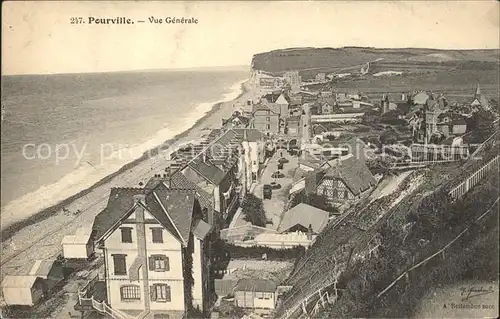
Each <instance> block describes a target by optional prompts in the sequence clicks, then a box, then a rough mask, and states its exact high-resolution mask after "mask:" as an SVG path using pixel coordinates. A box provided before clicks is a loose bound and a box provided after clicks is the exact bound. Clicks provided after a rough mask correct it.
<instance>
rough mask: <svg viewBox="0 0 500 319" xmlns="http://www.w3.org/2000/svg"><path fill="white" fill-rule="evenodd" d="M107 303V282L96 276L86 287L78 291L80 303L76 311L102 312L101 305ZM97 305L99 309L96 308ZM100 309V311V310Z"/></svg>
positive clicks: (76, 306)
mask: <svg viewBox="0 0 500 319" xmlns="http://www.w3.org/2000/svg"><path fill="white" fill-rule="evenodd" d="M106 301H107V293H106V282H105V281H103V280H99V276H95V277H94V278H93V279H92V280H89V281H88V282H87V283H86V285H85V286H84V287H82V288H79V289H78V302H77V304H76V305H75V307H74V308H75V310H80V311H85V310H98V311H102V310H101V308H102V307H100V306H101V305H97V304H98V303H99V304H102V303H105V302H106ZM95 305H97V306H99V307H95ZM98 308H99V309H98Z"/></svg>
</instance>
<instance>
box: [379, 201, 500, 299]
mask: <svg viewBox="0 0 500 319" xmlns="http://www.w3.org/2000/svg"><path fill="white" fill-rule="evenodd" d="M498 200H499V198H497V199H496V201H495V202H494V203H493V205H491V207H490V208H488V210H486V212H484V213H483V214H482V215H481V216H479V217H478V218H477V219H476V220H475V222H476V223H477V222H479V221H480V220H481V219H483V218H484V216H486V215H487V214H488V213H489V212H491V211H493V207H495V206H496V204H497V203H498ZM473 225H475V223H473V224H472V225H470V226H468V227H467V228H465V229H464V230H463V231H462V232H461V233H460V234H458V236H456V237H455V238H453V239H452V240H451V241H450V242H449V243H448V244H446V245H445V246H444V247H443V248H441V249H440V250H438V251H437V252H435V253H434V254H432V255H431V256H429V257H427V258H426V259H424V260H422V261H421V262H419V263H417V264H415V265H414V266H412V267H410V268H409V269H408V270H406V271H405V272H403V273H402V274H401V275H400V276H399V277H397V278H396V279H395V280H394V281H393V282H392V283H390V284H389V285H388V286H387V287H386V288H385V289H384V290H382V291H381V292H380V293H379V294H378V295H377V298H380V297H381V296H382V295H384V294H385V293H386V292H387V291H389V289H391V288H392V287H393V286H394V285H395V284H396V283H397V282H398V281H400V280H401V279H403V278H407V279H408V278H409V274H410V272H411V271H413V270H415V269H417V268H419V267H420V266H422V265H425V264H426V263H427V262H428V261H429V260H431V259H433V258H435V257H437V256H439V255H441V254H444V251H445V250H446V249H448V247H450V246H451V245H452V244H453V243H454V242H456V241H457V240H458V239H459V238H460V237H462V235H463V234H465V233H466V232H467V231H468V230H469V228H470V227H472V226H473Z"/></svg>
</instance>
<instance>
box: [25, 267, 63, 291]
mask: <svg viewBox="0 0 500 319" xmlns="http://www.w3.org/2000/svg"><path fill="white" fill-rule="evenodd" d="M29 275H30V276H35V277H39V278H42V279H43V283H44V286H45V289H46V291H50V290H51V289H53V288H54V287H55V286H56V285H57V284H59V283H60V282H61V281H63V280H64V267H63V265H62V263H61V262H60V261H58V260H36V261H35V263H34V264H33V267H31V270H30V272H29Z"/></svg>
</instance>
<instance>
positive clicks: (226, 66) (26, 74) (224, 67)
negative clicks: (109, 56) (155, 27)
mask: <svg viewBox="0 0 500 319" xmlns="http://www.w3.org/2000/svg"><path fill="white" fill-rule="evenodd" d="M245 67H247V68H250V67H251V65H250V64H248V65H244V64H240V65H222V66H199V67H179V68H159V69H131V70H109V71H96V72H55V73H11V74H5V73H3V72H2V74H1V76H2V77H4V76H29V75H75V74H100V73H132V72H163V71H190V70H193V71H194V70H198V71H199V70H207V71H208V69H231V68H245Z"/></svg>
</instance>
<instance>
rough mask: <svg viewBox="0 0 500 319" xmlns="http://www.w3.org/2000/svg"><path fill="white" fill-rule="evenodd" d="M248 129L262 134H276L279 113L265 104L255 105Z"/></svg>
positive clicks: (278, 125)
mask: <svg viewBox="0 0 500 319" xmlns="http://www.w3.org/2000/svg"><path fill="white" fill-rule="evenodd" d="M249 127H250V128H254V129H256V130H258V131H260V132H262V133H264V134H275V133H278V132H279V130H280V113H279V112H278V111H277V110H275V109H272V108H271V107H270V106H268V105H266V104H262V103H260V104H255V105H254V106H253V110H252V119H251V121H250V126H249Z"/></svg>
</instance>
